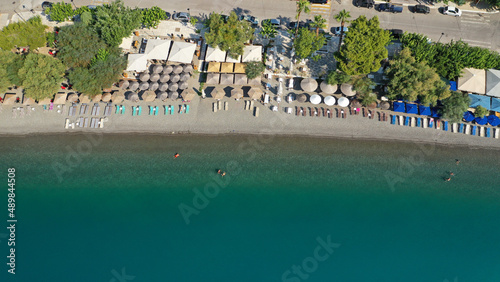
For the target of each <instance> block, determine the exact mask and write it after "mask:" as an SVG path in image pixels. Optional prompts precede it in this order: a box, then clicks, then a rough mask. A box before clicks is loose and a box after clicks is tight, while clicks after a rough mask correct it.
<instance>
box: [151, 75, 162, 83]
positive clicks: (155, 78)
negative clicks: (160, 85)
mask: <svg viewBox="0 0 500 282" xmlns="http://www.w3.org/2000/svg"><path fill="white" fill-rule="evenodd" d="M159 79H160V75H159V74H157V73H153V74H152V75H151V77H150V78H149V81H151V82H157V81H158V80H159Z"/></svg>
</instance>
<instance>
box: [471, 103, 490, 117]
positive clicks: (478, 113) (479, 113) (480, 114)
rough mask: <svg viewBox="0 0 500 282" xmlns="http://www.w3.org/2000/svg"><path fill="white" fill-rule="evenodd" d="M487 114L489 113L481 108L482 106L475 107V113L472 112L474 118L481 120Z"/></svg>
mask: <svg viewBox="0 0 500 282" xmlns="http://www.w3.org/2000/svg"><path fill="white" fill-rule="evenodd" d="M488 113H489V111H488V109H486V108H485V107H483V106H477V107H476V111H474V116H475V117H480V118H483V117H484V116H485V115H487V114H488Z"/></svg>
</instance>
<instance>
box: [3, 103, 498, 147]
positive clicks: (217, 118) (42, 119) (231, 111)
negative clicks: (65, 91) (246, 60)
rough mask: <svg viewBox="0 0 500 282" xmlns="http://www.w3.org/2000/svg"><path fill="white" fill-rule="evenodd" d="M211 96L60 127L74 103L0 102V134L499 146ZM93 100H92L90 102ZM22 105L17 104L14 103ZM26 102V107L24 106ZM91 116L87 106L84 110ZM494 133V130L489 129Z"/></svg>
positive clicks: (491, 141) (489, 140) (354, 118)
mask: <svg viewBox="0 0 500 282" xmlns="http://www.w3.org/2000/svg"><path fill="white" fill-rule="evenodd" d="M215 101H216V100H214V99H211V98H209V97H207V98H206V99H201V98H198V97H196V98H195V99H194V100H193V101H191V102H189V103H185V104H189V105H190V111H189V113H188V114H186V113H179V106H180V105H182V104H184V103H182V102H181V101H166V102H160V101H155V102H150V103H147V102H144V101H140V102H139V103H138V104H135V103H131V102H129V101H124V102H123V103H121V104H120V105H123V106H125V108H126V110H125V111H126V112H125V114H115V107H114V106H113V109H112V114H111V115H110V116H107V117H105V116H104V115H103V112H104V107H105V105H106V104H105V103H100V105H101V112H100V115H99V116H98V117H102V118H104V117H105V121H104V127H103V128H99V129H95V128H80V127H78V126H77V127H76V128H75V129H71V128H70V129H65V120H66V118H69V120H70V122H76V121H77V120H78V118H79V117H80V115H78V113H79V107H78V109H77V114H76V115H75V116H72V117H70V116H68V108H69V106H70V104H69V103H66V106H65V110H64V112H62V113H57V106H55V108H54V110H51V111H48V110H47V111H44V110H43V108H42V106H38V105H37V106H34V108H35V110H34V111H31V112H30V114H29V115H28V114H24V115H20V114H19V113H16V115H14V114H13V110H12V108H13V107H12V106H5V105H3V106H1V107H2V111H1V112H0V119H1V120H2V121H3V122H2V123H1V124H0V133H1V134H3V135H27V134H50V133H72V132H95V133H98V132H101V133H155V134H196V133H197V134H277V135H306V136H323V137H340V138H354V139H379V140H380V139H382V140H391V141H397V140H399V141H413V142H426V143H436V144H450V145H466V146H472V147H491V148H500V139H495V138H491V137H490V138H486V137H480V136H470V135H466V134H463V133H453V132H451V125H450V131H444V130H438V129H435V128H434V129H431V128H416V127H408V126H400V125H391V124H390V118H389V115H390V114H392V113H393V112H391V111H386V113H387V115H388V121H385V122H384V121H378V116H376V117H375V118H374V119H368V117H363V115H362V114H359V115H350V114H349V112H348V108H344V111H345V112H346V115H347V117H346V118H345V119H342V118H337V117H335V115H334V116H333V117H332V118H328V117H324V116H320V117H316V116H312V117H311V116H310V115H309V111H307V116H296V114H295V107H296V106H299V107H304V108H308V107H318V108H321V107H323V108H325V109H330V110H331V111H332V112H333V113H335V111H336V109H339V110H340V109H342V108H339V107H326V106H325V105H324V104H322V105H312V104H310V103H299V102H296V101H294V102H292V103H287V102H281V103H279V104H278V103H276V102H275V101H272V102H271V104H267V105H263V104H261V103H259V102H257V101H255V102H254V106H255V107H258V108H259V116H258V117H256V116H255V115H254V111H253V110H245V100H244V99H241V100H239V101H236V100H234V99H231V98H228V97H225V98H224V99H222V102H223V103H224V102H227V103H228V110H227V111H225V110H219V111H217V112H213V110H212V107H213V105H212V104H213V103H214V102H215ZM91 105H92V104H91ZM134 105H141V106H142V115H140V116H132V106H134ZM150 105H151V106H158V108H159V109H160V110H159V114H158V115H149V108H148V107H149V106H150ZM165 105H166V106H167V107H168V106H169V105H172V106H175V109H176V110H175V114H173V115H165V114H164V106H165ZM272 105H276V106H277V107H278V109H279V110H278V112H273V111H272V110H271V108H270V107H271V106H272ZM16 106H22V105H16ZM24 107H26V106H24ZM286 107H292V108H293V113H292V114H287V113H285V108H286ZM83 117H89V118H90V117H91V116H90V111H89V114H88V115H84V116H83ZM492 134H493V132H492Z"/></svg>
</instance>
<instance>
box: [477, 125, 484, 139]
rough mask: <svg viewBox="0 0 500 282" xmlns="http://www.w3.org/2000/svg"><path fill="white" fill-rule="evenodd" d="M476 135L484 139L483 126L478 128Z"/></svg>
mask: <svg viewBox="0 0 500 282" xmlns="http://www.w3.org/2000/svg"><path fill="white" fill-rule="evenodd" d="M477 133H478V134H477V135H479V136H480V137H484V126H478V127H477Z"/></svg>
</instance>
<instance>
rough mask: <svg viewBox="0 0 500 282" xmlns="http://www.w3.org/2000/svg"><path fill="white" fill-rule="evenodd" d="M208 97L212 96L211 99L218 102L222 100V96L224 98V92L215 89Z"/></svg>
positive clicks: (218, 88)
mask: <svg viewBox="0 0 500 282" xmlns="http://www.w3.org/2000/svg"><path fill="white" fill-rule="evenodd" d="M210 95H212V98H214V99H217V100H220V99H222V98H224V96H226V92H225V91H224V89H222V88H220V87H215V88H214V90H212V93H210Z"/></svg>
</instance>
